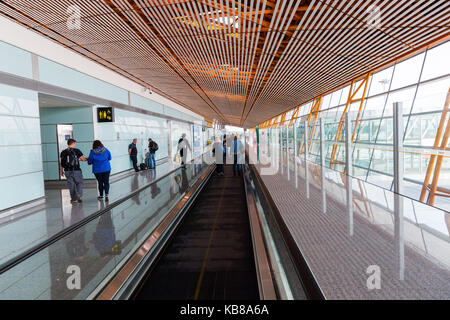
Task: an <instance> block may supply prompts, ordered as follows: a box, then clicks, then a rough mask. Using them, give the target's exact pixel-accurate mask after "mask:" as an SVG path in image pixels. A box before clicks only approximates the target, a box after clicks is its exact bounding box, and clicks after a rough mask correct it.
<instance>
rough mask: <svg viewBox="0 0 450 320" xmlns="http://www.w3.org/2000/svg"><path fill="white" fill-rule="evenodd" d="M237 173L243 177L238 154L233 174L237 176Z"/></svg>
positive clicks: (235, 157) (234, 162) (235, 156)
mask: <svg viewBox="0 0 450 320" xmlns="http://www.w3.org/2000/svg"><path fill="white" fill-rule="evenodd" d="M236 172H237V173H238V174H239V175H241V164H240V163H238V156H237V154H235V155H234V161H233V174H234V175H236Z"/></svg>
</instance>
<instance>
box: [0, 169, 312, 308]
mask: <svg viewBox="0 0 450 320" xmlns="http://www.w3.org/2000/svg"><path fill="white" fill-rule="evenodd" d="M197 162H198V161H197ZM244 167H245V170H244V172H243V174H242V175H240V176H233V175H232V169H231V166H228V165H226V166H225V176H218V175H217V174H216V173H215V165H209V164H206V163H205V162H203V161H200V163H190V164H187V165H186V167H185V168H179V169H177V170H176V171H174V172H172V173H170V174H169V175H167V176H166V177H163V178H161V179H159V180H157V181H155V182H154V183H152V184H150V185H149V186H147V187H145V188H144V189H140V190H137V191H136V192H134V193H132V194H130V195H129V196H127V197H125V198H124V199H121V200H120V201H117V202H114V203H111V204H110V205H109V206H107V207H105V208H104V209H103V210H101V211H99V212H97V213H96V214H94V215H93V216H90V217H86V218H85V219H83V220H81V222H80V223H78V224H77V225H76V226H74V227H73V228H71V229H70V230H66V231H65V232H63V233H61V234H59V235H58V236H57V237H54V238H52V239H51V241H47V242H45V243H43V244H41V245H40V246H37V248H36V249H35V251H33V252H29V253H28V254H27V255H25V256H22V257H20V259H18V260H17V261H10V262H9V263H7V264H5V265H3V266H1V269H0V273H1V274H0V299H99V300H110V299H137V300H140V299H151V300H156V299H194V300H196V299H199V300H215V299H216V300H224V299H226V300H236V299H245V300H253V299H255V300H257V299H305V298H307V297H308V293H307V291H306V292H305V290H304V285H303V283H302V280H300V279H301V277H300V276H299V271H298V268H297V265H296V263H295V261H294V260H293V259H292V257H291V255H290V253H289V250H288V248H287V246H286V244H285V242H284V240H283V237H282V235H281V233H280V230H279V229H278V227H277V224H276V222H275V220H274V218H273V216H272V215H271V214H272V213H271V212H270V210H271V208H270V205H269V204H268V202H267V201H266V199H265V198H264V194H263V193H262V189H261V188H260V187H259V186H258V181H257V180H256V179H254V176H253V175H254V173H253V172H252V170H251V168H250V167H249V166H244ZM77 208H79V207H78V206H74V208H73V212H72V214H77V212H76V211H77Z"/></svg>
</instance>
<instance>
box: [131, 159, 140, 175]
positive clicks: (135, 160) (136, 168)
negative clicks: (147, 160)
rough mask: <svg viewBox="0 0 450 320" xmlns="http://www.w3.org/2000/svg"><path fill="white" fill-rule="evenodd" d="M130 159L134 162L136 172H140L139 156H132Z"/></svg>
mask: <svg viewBox="0 0 450 320" xmlns="http://www.w3.org/2000/svg"><path fill="white" fill-rule="evenodd" d="M130 159H131V161H132V162H133V168H134V171H136V172H138V171H139V168H138V166H137V156H130Z"/></svg>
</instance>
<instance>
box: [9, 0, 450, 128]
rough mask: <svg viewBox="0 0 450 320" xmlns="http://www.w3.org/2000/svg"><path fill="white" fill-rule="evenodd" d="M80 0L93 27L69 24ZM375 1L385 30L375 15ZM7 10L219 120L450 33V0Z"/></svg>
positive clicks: (317, 90)
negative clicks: (373, 24)
mask: <svg viewBox="0 0 450 320" xmlns="http://www.w3.org/2000/svg"><path fill="white" fill-rule="evenodd" d="M75 4H76V5H78V6H79V7H80V9H81V13H82V28H81V29H80V30H69V29H68V28H67V18H68V15H67V13H66V10H67V8H68V6H70V5H75ZM371 5H377V6H379V8H380V12H381V27H380V28H369V27H368V25H367V21H366V20H367V18H368V16H369V13H368V8H369V7H370V6H371ZM0 12H1V13H2V14H4V15H5V16H7V17H9V18H10V19H13V20H15V21H17V22H19V23H21V24H23V25H25V26H27V27H28V28H30V29H32V30H34V31H36V32H39V33H41V34H44V35H46V36H48V37H49V38H51V39H53V40H55V41H57V42H58V43H60V44H62V45H64V46H66V47H68V48H71V49H72V50H75V51H76V52H78V53H80V54H82V55H84V56H86V57H88V58H90V59H92V60H94V61H96V62H98V63H100V64H102V65H104V66H106V67H108V68H110V69H112V70H114V71H116V72H118V73H120V74H122V75H124V76H126V77H127V78H129V79H131V80H133V81H135V82H137V83H139V84H142V85H144V86H151V87H152V88H153V90H154V91H155V92H158V93H160V94H163V95H164V96H166V97H168V98H170V99H172V100H174V101H175V102H177V103H180V104H182V105H184V106H185V107H187V108H189V109H191V110H193V111H195V112H197V113H200V114H202V115H203V116H205V117H206V118H207V119H208V120H214V119H215V120H218V121H221V122H222V123H225V124H232V125H238V126H247V127H251V126H254V125H255V124H258V123H262V122H264V121H265V120H267V119H268V118H271V117H272V116H273V115H275V114H279V113H280V112H283V111H285V110H288V109H291V108H293V107H295V106H297V105H300V104H302V103H304V102H306V101H308V100H311V99H312V98H313V97H316V96H318V95H320V94H321V93H323V92H325V91H329V90H330V89H332V88H334V87H336V86H339V85H341V84H343V83H345V82H348V81H350V80H351V79H353V78H355V77H356V76H358V75H362V74H364V73H366V72H368V71H370V70H373V69H374V68H377V67H379V66H382V65H383V64H385V63H387V62H389V61H391V60H393V59H395V58H396V57H398V56H401V55H404V54H407V53H410V52H413V51H414V50H417V49H419V48H420V47H421V46H424V45H426V44H428V43H431V42H435V41H436V40H439V39H442V40H444V39H447V38H449V36H450V25H449V21H450V19H449V18H450V1H446V0H438V1H433V0H427V1H425V0H423V1H418V0H405V1H367V0H347V1H345V0H317V1H314V0H308V1H268V0H261V1H260V0H247V1H227V0H214V1H213V0H201V1H188V0H176V1H175V0H174V1H159V0H155V1H148V0H147V1H144V0H59V1H54V0H35V1H29V0H4V1H0Z"/></svg>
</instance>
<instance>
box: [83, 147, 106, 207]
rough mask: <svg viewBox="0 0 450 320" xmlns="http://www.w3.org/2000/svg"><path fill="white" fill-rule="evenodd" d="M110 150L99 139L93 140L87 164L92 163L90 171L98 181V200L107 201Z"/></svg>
mask: <svg viewBox="0 0 450 320" xmlns="http://www.w3.org/2000/svg"><path fill="white" fill-rule="evenodd" d="M110 161H111V152H109V150H108V149H106V148H105V146H104V145H103V144H102V143H101V141H100V140H95V141H94V143H93V144H92V150H91V153H90V154H89V158H88V164H89V165H92V173H93V174H94V175H95V178H96V179H97V182H98V191H99V196H98V198H97V199H98V200H103V192H104V193H105V201H109V176H110V174H111V164H110Z"/></svg>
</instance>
